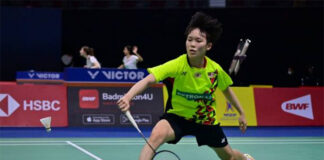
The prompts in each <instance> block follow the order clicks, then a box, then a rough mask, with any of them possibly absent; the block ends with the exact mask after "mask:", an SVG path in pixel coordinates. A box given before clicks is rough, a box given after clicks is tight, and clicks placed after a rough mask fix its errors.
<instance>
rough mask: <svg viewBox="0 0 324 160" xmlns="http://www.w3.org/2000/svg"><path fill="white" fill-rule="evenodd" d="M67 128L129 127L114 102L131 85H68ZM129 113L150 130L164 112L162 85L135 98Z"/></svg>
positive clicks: (128, 123) (131, 84)
mask: <svg viewBox="0 0 324 160" xmlns="http://www.w3.org/2000/svg"><path fill="white" fill-rule="evenodd" d="M66 85H67V95H68V98H67V99H68V106H69V107H68V109H69V126H73V127H131V126H132V125H131V123H130V121H129V120H128V118H127V117H126V116H125V115H124V114H123V113H122V112H121V111H120V109H119V108H118V106H117V104H116V102H117V101H118V100H119V99H120V98H121V97H123V95H124V94H126V93H127V91H128V90H129V89H130V88H131V87H132V86H133V85H134V83H67V84H66ZM130 105H131V112H132V115H133V117H134V119H135V121H136V122H137V123H138V124H139V125H140V126H149V127H153V126H154V125H155V124H156V122H157V121H158V120H159V119H160V116H161V115H162V114H163V110H164V107H163V106H164V100H163V84H155V85H153V86H151V87H149V88H147V89H146V90H145V91H144V92H143V93H141V94H139V95H137V96H135V97H134V98H133V99H132V101H131V103H130Z"/></svg>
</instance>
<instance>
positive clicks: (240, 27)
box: [0, 0, 324, 160]
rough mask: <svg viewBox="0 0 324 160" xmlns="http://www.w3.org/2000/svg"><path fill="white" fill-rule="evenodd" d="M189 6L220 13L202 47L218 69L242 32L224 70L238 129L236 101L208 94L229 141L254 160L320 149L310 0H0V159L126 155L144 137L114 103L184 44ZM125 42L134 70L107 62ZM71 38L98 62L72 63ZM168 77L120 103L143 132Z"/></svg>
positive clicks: (323, 135) (316, 24)
mask: <svg viewBox="0 0 324 160" xmlns="http://www.w3.org/2000/svg"><path fill="white" fill-rule="evenodd" d="M197 11H202V12H204V13H206V14H208V15H210V16H212V17H215V18H217V19H218V20H219V21H220V22H221V23H222V26H223V34H222V35H221V38H220V39H219V40H218V41H217V43H216V44H214V45H213V48H212V50H210V51H209V52H207V56H208V57H210V58H211V59H212V60H214V61H216V62H217V63H218V64H220V65H221V66H222V68H223V69H224V70H225V71H226V72H227V73H229V68H230V65H231V63H232V61H233V56H234V54H235V52H236V51H237V47H238V44H239V42H240V39H243V40H245V39H249V40H251V43H250V45H249V47H248V49H247V52H246V55H247V57H246V58H245V59H244V61H243V62H242V63H241V64H240V68H239V72H238V73H237V74H236V75H235V74H231V75H230V76H231V78H232V79H233V81H234V84H233V86H232V87H231V88H233V91H234V92H235V94H236V95H237V97H238V100H239V101H240V103H241V104H242V106H243V108H244V110H245V112H246V117H247V118H246V119H247V122H248V126H249V127H248V130H247V132H246V133H245V134H243V133H241V132H240V131H239V129H238V122H237V120H238V118H239V113H238V111H237V110H236V109H235V108H234V107H232V106H231V104H229V103H228V102H227V100H226V99H225V97H224V96H223V94H222V93H221V92H220V91H219V90H217V92H216V93H215V94H216V97H217V110H216V113H217V118H218V120H219V121H220V123H221V126H222V127H223V130H224V132H225V134H226V135H227V136H228V138H229V144H231V146H232V148H237V149H239V150H240V151H241V152H244V153H249V154H251V155H252V156H253V157H254V158H255V159H259V160H272V159H289V160H290V159H291V160H305V159H312V160H322V159H324V154H323V150H324V128H323V126H324V118H323V117H324V101H323V99H324V87H323V81H324V79H323V77H324V76H323V73H324V70H323V68H324V66H323V62H324V52H323V46H324V41H323V37H324V33H323V28H324V26H323V24H324V23H323V20H324V19H323V15H324V14H323V13H324V12H323V1H322V0H1V2H0V160H11V159H34V160H40V159H45V158H46V159H48V160H51V159H53V160H54V159H59V158H60V159H95V160H101V159H118V160H124V159H125V160H126V159H137V158H138V156H139V154H140V151H141V148H142V146H143V145H144V144H145V141H144V140H143V139H141V137H140V135H139V134H138V132H137V131H136V129H134V127H133V126H132V125H131V123H130V121H129V120H128V119H127V117H126V116H125V115H124V114H123V113H122V112H121V111H120V110H119V109H118V105H117V104H116V102H117V101H118V100H119V99H120V98H121V97H123V95H124V94H125V93H127V91H128V90H129V89H130V88H131V87H132V86H133V85H134V84H135V83H136V82H138V81H139V80H141V79H143V78H144V77H145V76H147V75H148V72H147V70H146V69H147V68H150V67H154V66H157V65H160V64H163V63H165V62H167V61H169V60H171V59H174V58H177V57H178V56H180V55H181V54H185V53H186V47H185V42H186V36H185V29H186V27H187V25H188V23H189V21H190V19H191V17H192V15H193V14H195V13H196V12H197ZM126 45H131V46H137V47H138V53H139V54H140V55H141V56H142V57H143V62H139V63H138V69H118V67H119V66H120V65H121V64H123V61H122V60H123V57H124V56H125V55H124V53H123V50H124V47H125V46H126ZM83 46H89V47H90V48H93V50H94V56H95V57H96V58H97V59H98V61H99V63H100V65H101V68H97V69H89V68H84V66H85V65H86V59H85V58H84V57H82V56H80V49H81V47H83ZM67 57H68V58H67ZM169 87H170V86H169V84H168V83H165V81H163V82H161V83H158V84H155V85H153V86H151V87H150V88H148V89H147V90H145V91H144V92H143V93H141V94H139V95H138V96H136V97H135V98H134V99H133V100H132V101H131V106H132V107H131V111H132V114H133V116H134V119H135V121H136V122H137V123H138V124H139V127H140V128H141V129H142V130H143V133H144V135H145V136H146V137H147V138H148V137H149V136H150V133H151V131H152V128H153V127H154V125H155V124H156V123H157V122H158V121H159V119H160V116H161V115H162V114H163V112H164V110H165V108H166V107H167V100H168V98H170V95H169V94H170V93H171V92H170V91H169V92H168V90H167V89H168V88H169ZM45 117H51V123H50V127H51V131H50V132H46V131H45V129H44V127H43V122H41V121H40V119H41V118H45ZM31 147H32V148H31ZM161 149H168V150H172V151H174V152H175V153H177V154H178V155H179V157H180V158H181V159H185V160H196V159H198V158H199V159H201V160H211V159H217V158H218V157H217V155H216V154H215V153H214V152H213V151H212V150H210V149H209V148H208V147H206V146H203V147H198V146H197V145H196V141H195V140H194V137H192V136H188V137H185V138H183V139H182V140H181V141H180V142H179V143H178V144H177V145H170V144H164V145H163V146H162V147H161ZM125 152H126V153H127V154H125Z"/></svg>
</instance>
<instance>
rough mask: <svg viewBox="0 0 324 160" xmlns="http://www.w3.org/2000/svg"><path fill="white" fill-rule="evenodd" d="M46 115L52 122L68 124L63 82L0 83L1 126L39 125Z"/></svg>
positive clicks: (53, 123)
mask: <svg viewBox="0 0 324 160" xmlns="http://www.w3.org/2000/svg"><path fill="white" fill-rule="evenodd" d="M48 116H51V117H52V122H51V126H53V127H64V126H67V124H68V123H67V102H66V87H65V86H63V85H62V86H61V85H33V84H27V85H16V84H15V83H11V84H9V83H0V126H1V127H21V126H23V127H41V126H42V124H41V123H40V121H39V120H40V119H41V118H44V117H48Z"/></svg>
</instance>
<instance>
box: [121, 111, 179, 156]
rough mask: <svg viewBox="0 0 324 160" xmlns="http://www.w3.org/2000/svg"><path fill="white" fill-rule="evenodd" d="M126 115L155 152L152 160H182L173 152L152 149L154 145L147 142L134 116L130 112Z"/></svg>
mask: <svg viewBox="0 0 324 160" xmlns="http://www.w3.org/2000/svg"><path fill="white" fill-rule="evenodd" d="M125 115H126V116H127V118H128V119H129V121H130V122H131V123H132V125H133V126H134V127H135V128H136V130H137V131H138V133H139V134H140V135H141V136H142V138H143V139H144V140H145V142H146V144H147V145H148V146H149V147H150V148H151V149H152V151H153V152H154V156H153V158H152V160H180V158H179V156H178V155H176V154H175V153H173V152H172V151H169V150H161V151H158V152H156V150H155V149H154V148H153V147H152V145H151V144H150V143H149V142H148V141H147V139H146V138H145V136H144V134H143V133H142V131H141V130H140V129H139V127H138V126H137V123H136V121H135V120H134V118H133V116H132V115H131V113H130V111H126V112H125Z"/></svg>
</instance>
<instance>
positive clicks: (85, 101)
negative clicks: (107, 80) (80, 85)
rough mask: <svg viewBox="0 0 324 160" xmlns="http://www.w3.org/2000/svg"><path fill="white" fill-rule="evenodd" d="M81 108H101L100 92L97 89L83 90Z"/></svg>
mask: <svg viewBox="0 0 324 160" xmlns="http://www.w3.org/2000/svg"><path fill="white" fill-rule="evenodd" d="M79 105H80V108H88V109H95V108H98V107H99V92H98V90H96V89H81V90H80V91H79Z"/></svg>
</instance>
